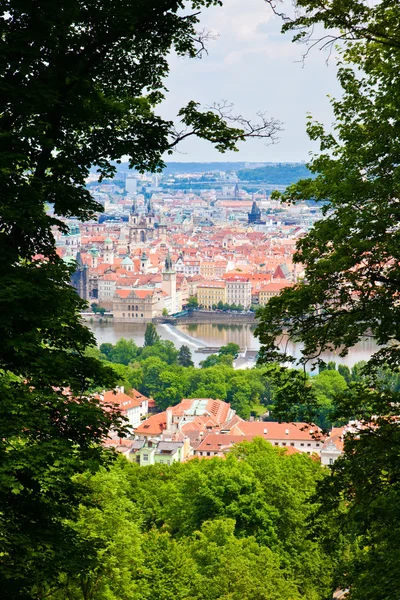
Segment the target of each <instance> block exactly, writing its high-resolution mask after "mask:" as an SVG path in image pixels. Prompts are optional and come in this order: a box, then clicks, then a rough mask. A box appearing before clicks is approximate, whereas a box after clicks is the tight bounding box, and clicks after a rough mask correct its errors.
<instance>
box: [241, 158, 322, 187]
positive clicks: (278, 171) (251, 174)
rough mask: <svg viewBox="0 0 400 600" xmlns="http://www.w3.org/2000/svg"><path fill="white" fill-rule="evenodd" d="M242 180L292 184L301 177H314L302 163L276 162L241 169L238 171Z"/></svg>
mask: <svg viewBox="0 0 400 600" xmlns="http://www.w3.org/2000/svg"><path fill="white" fill-rule="evenodd" d="M237 176H238V177H239V180H240V181H252V182H253V181H254V182H259V183H260V184H261V183H262V184H267V183H271V184H275V185H290V184H291V183H296V182H297V181H299V179H306V178H307V177H313V175H312V173H311V172H310V171H309V170H308V169H307V167H306V166H305V165H304V164H302V163H275V164H271V165H266V166H264V167H259V168H256V169H240V170H239V171H238V172H237Z"/></svg>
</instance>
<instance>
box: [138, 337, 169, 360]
mask: <svg viewBox="0 0 400 600" xmlns="http://www.w3.org/2000/svg"><path fill="white" fill-rule="evenodd" d="M158 337H159V336H158ZM149 356H157V357H158V358H160V359H161V360H162V361H164V362H165V363H167V364H169V365H176V363H177V359H178V350H177V349H176V348H175V346H174V343H173V342H171V341H170V340H159V341H157V342H155V344H153V345H150V346H145V347H144V348H143V349H142V351H141V353H140V360H141V361H143V360H146V358H149Z"/></svg>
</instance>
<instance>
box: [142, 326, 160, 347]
mask: <svg viewBox="0 0 400 600" xmlns="http://www.w3.org/2000/svg"><path fill="white" fill-rule="evenodd" d="M160 339H161V338H160V336H159V335H158V333H157V330H156V326H155V325H154V323H147V325H146V331H145V332H144V346H145V347H146V346H154V344H156V343H157V342H159V341H160Z"/></svg>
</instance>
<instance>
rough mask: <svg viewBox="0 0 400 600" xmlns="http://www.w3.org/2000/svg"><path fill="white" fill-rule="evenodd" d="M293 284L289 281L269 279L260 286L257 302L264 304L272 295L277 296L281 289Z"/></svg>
mask: <svg viewBox="0 0 400 600" xmlns="http://www.w3.org/2000/svg"><path fill="white" fill-rule="evenodd" d="M292 285H293V284H292V283H291V282H290V281H271V282H270V283H267V284H266V285H265V286H264V287H262V288H261V289H260V291H259V293H258V303H259V305H260V306H265V305H266V304H267V302H268V301H269V300H270V299H271V298H272V297H273V296H279V294H280V293H281V291H282V290H283V289H284V288H286V287H290V286H292Z"/></svg>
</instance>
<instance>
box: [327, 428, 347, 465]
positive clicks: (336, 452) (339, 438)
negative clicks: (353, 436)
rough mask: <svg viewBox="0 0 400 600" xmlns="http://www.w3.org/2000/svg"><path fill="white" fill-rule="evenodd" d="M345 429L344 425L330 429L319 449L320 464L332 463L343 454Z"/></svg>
mask: <svg viewBox="0 0 400 600" xmlns="http://www.w3.org/2000/svg"><path fill="white" fill-rule="evenodd" d="M345 431H346V428H345V427H334V428H333V429H332V431H331V432H330V435H329V437H328V438H327V439H326V440H325V442H324V444H323V446H322V449H321V464H322V465H324V466H329V465H333V463H334V462H335V460H337V459H338V458H339V456H341V455H342V454H343V436H344V433H345Z"/></svg>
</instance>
